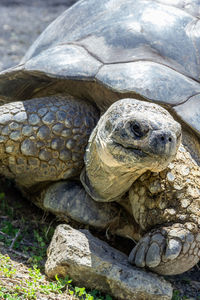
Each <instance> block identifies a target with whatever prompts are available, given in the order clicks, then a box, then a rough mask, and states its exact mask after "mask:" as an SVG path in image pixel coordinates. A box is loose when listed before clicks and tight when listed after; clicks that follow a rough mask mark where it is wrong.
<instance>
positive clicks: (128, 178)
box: [81, 99, 181, 201]
mask: <svg viewBox="0 0 200 300" xmlns="http://www.w3.org/2000/svg"><path fill="white" fill-rule="evenodd" d="M180 140H181V126H180V124H179V123H177V122H176V121H175V120H174V119H173V118H172V116H171V115H170V114H169V113H168V111H166V110H165V109H164V108H162V107H160V106H159V105H156V104H153V103H149V102H144V101H139V100H135V99H122V100H119V101H117V102H115V103H114V104H112V105H111V106H110V107H109V109H108V110H107V112H106V113H105V114H104V115H103V116H102V117H101V118H100V120H99V122H98V123H97V126H96V128H95V129H94V130H93V132H92V134H91V136H90V139H89V143H88V147H87V149H86V153H85V166H86V168H85V170H84V171H83V172H82V175H81V181H82V183H83V185H84V187H85V189H86V191H87V192H88V193H89V194H90V196H91V197H92V198H93V199H95V200H96V201H114V200H117V199H119V198H121V196H122V195H123V194H124V193H125V192H126V191H128V189H129V188H130V186H131V185H132V183H133V182H134V181H135V180H136V179H137V178H138V177H139V176H140V175H142V174H143V173H144V172H145V171H147V170H150V171H153V172H160V171H161V170H163V169H165V168H166V167H167V165H168V164H169V163H170V162H171V161H172V160H173V158H174V157H175V155H176V152H177V149H178V147H179V144H180Z"/></svg>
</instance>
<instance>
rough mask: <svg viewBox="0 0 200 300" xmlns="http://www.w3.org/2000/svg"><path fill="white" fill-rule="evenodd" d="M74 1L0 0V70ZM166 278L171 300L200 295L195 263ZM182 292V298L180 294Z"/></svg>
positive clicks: (20, 53) (13, 61) (10, 62)
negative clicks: (174, 293)
mask: <svg viewBox="0 0 200 300" xmlns="http://www.w3.org/2000/svg"><path fill="white" fill-rule="evenodd" d="M97 1H98V0H97ZM74 2H76V1H75V0H0V28H1V30H0V71H1V70H4V69H6V68H9V67H11V66H14V65H16V64H17V63H18V62H19V61H20V59H21V58H22V57H23V55H24V54H25V52H26V50H27V49H28V47H29V46H30V45H31V43H32V42H33V41H34V40H35V39H36V37H37V36H38V35H39V34H40V33H41V32H42V31H43V29H44V28H45V27H46V26H47V25H48V24H49V23H50V22H51V21H52V20H53V19H55V18H56V17H57V16H58V15H59V14H60V13H62V12H63V11H64V10H65V9H66V8H67V7H69V6H70V5H72V4H73V3H74ZM167 279H168V280H170V282H172V284H173V286H174V288H175V289H177V290H179V292H178V293H177V297H176V298H174V300H175V299H200V298H199V297H200V271H199V267H198V266H196V267H194V268H193V269H192V270H191V271H189V272H186V273H184V274H182V275H180V276H173V277H170V278H167ZM178 294H179V296H178ZM183 296H185V297H186V298H182V297H183Z"/></svg>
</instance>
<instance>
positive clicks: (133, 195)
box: [0, 0, 200, 274]
mask: <svg viewBox="0 0 200 300" xmlns="http://www.w3.org/2000/svg"><path fill="white" fill-rule="evenodd" d="M199 5H200V4H199V1H187V5H185V1H175V2H174V1H173V2H172V1H170V0H169V1H164V0H163V1H145V0H128V1H121V0H114V1H109V0H102V1H100V2H97V1H96V0H89V1H84V0H83V1H79V2H77V3H76V4H75V5H74V6H72V7H71V8H70V9H68V10H67V11H66V12H64V13H63V14H62V15H61V16H60V17H59V18H57V19H56V20H55V21H54V22H53V23H52V24H50V25H49V27H48V28H47V29H46V30H45V31H44V32H43V33H42V34H41V36H40V37H39V38H38V39H37V40H36V41H35V43H34V44H33V45H32V46H31V48H30V49H29V51H28V52H27V54H26V55H25V57H24V58H23V60H22V61H21V63H20V64H19V65H18V66H16V67H14V68H11V69H9V70H6V71H4V72H2V73H1V74H0V102H1V103H2V104H4V105H3V106H2V107H0V131H1V135H0V142H1V143H0V155H1V156H0V158H1V164H0V172H1V174H3V175H5V176H6V177H9V178H13V179H14V180H15V181H16V183H17V185H18V186H19V187H20V189H21V190H22V192H23V193H24V194H25V195H26V197H28V198H30V199H31V200H32V201H34V202H35V203H36V204H37V205H38V206H40V207H42V208H43V209H45V210H48V211H52V212H53V213H55V214H57V215H59V216H60V217H62V218H63V219H64V220H68V218H71V219H73V220H75V221H78V222H80V223H84V224H89V225H92V226H95V227H97V228H105V229H108V228H109V230H110V229H111V228H113V227H114V228H115V232H116V233H117V234H120V235H123V236H128V237H130V238H134V239H135V240H136V241H139V243H138V245H137V247H135V248H134V249H135V250H133V252H132V253H131V255H130V262H131V263H134V264H136V265H137V266H140V267H145V266H146V267H148V268H150V269H152V270H154V271H156V272H158V273H161V274H173V273H180V272H183V271H185V270H187V269H188V268H190V267H191V266H193V265H194V264H195V263H196V262H197V261H198V260H199V252H198V251H199V236H198V232H199V224H198V220H197V219H198V217H199V216H198V209H195V207H198V203H199V196H198V195H197V196H196V194H195V187H194V186H195V184H196V186H197V187H198V184H199V181H197V182H196V180H199V167H198V164H199V162H200V146H199V135H200V122H199V111H200V101H199V95H200V84H199V78H200V68H199V65H200V63H199V56H200V54H199V48H198V45H199V35H198V26H199V22H198V17H199ZM88 14H89V15H88ZM116 20H117V21H116ZM58 33H59V34H58ZM126 98H132V100H130V99H129V100H126ZM133 98H135V99H136V100H133ZM119 99H123V100H121V101H122V102H117V104H116V106H115V104H114V106H111V104H112V103H114V102H116V101H117V100H119ZM138 101H139V102H138ZM144 101H146V102H144ZM148 102H149V103H148ZM150 102H154V103H158V104H160V105H161V106H163V107H165V108H166V109H167V110H168V111H169V112H170V113H171V114H172V115H173V116H174V117H175V119H176V120H177V121H179V122H181V124H182V129H183V144H184V151H185V152H184V159H182V158H180V157H181V154H180V150H179V151H178V154H177V155H178V156H177V157H176V158H175V168H174V169H175V170H176V180H179V181H182V182H184V186H186V184H187V186H189V187H190V190H188V191H185V192H184V193H182V195H181V194H180V193H181V192H180V191H182V190H180V191H179V192H178V191H177V183H176V180H175V181H174V182H175V183H173V182H172V181H173V180H171V179H172V177H173V176H174V175H173V176H172V177H170V176H169V179H168V177H167V174H168V173H166V176H165V177H163V174H162V172H161V173H159V174H157V175H156V176H157V177H156V176H155V175H154V176H153V178H154V179H155V182H159V184H160V186H163V185H164V183H163V182H162V180H163V178H165V185H167V184H169V185H170V188H169V193H168V194H167V196H166V195H165V194H164V193H165V192H164V190H162V189H160V190H159V189H157V190H156V189H155V188H154V189H153V188H152V186H153V187H156V184H155V182H151V180H152V176H150V177H148V176H147V179H145V180H146V181H145V180H143V181H141V180H140V178H141V177H140V176H141V175H142V174H143V173H144V172H145V174H146V172H147V174H148V172H149V171H152V172H154V173H155V172H160V171H161V170H163V169H165V168H166V167H167V165H168V164H169V162H170V161H171V160H172V159H173V158H174V157H175V154H176V150H177V147H178V145H179V142H180V141H179V140H180V126H179V125H178V124H177V122H175V121H174V120H173V119H172V117H171V116H170V115H169V113H168V112H167V111H165V110H164V109H163V108H161V107H160V106H158V105H156V104H154V103H150ZM110 106H111V108H110V109H111V110H110V109H108V108H109V107H110ZM129 107H131V108H133V109H129ZM104 112H106V113H105V114H104V115H103V116H102V117H101V118H100V120H99V115H100V114H102V113H104ZM98 120H99V122H98V124H97V127H96V128H95V129H94V127H95V125H96V123H97V121H98ZM109 120H110V122H109ZM107 123H109V124H107ZM132 123H133V124H135V125H136V126H135V127H134V126H132V127H131V126H130V124H132ZM106 124H107V125H108V126H107V125H106ZM131 128H132V130H131ZM134 128H135V129H134ZM93 129H94V131H93V133H92V135H91V137H90V140H89V144H88V147H87V150H86V155H85V166H86V167H85V170H83V172H82V174H81V181H82V183H83V185H84V188H83V186H82V185H81V183H80V181H79V175H80V173H81V170H82V168H83V166H84V162H83V156H84V153H85V147H86V145H87V143H88V139H89V136H90V134H91V132H92V130H93ZM134 131H135V133H134ZM137 131H138V132H137ZM182 147H183V146H182ZM181 149H182V148H181ZM189 152H190V154H191V155H189ZM179 156H180V157H179ZM191 156H192V157H193V159H195V161H196V163H195V162H194V160H193V159H192V158H191ZM181 159H182V160H181ZM188 163H189V164H190V165H191V169H192V170H194V176H193V175H191V179H190V182H191V183H188V182H187V183H186V181H185V175H184V174H183V172H182V171H180V170H182V168H184V167H187V164H188ZM177 165H178V166H179V167H177V168H176V166H177ZM166 170H168V169H166ZM160 174H161V175H160ZM145 178H146V177H145ZM61 180H63V181H61ZM170 180H171V181H170ZM54 182H56V183H54ZM133 182H134V184H133ZM192 183H195V184H193V185H192ZM132 184H133V185H132ZM155 190H156V191H155ZM191 190H192V193H191ZM86 191H87V192H86ZM128 191H129V195H128V199H127V192H128ZM193 194H194V195H195V196H194V197H193V198H194V200H195V201H194V202H192V200H191V201H189V200H188V199H190V195H193ZM144 196H145V197H144ZM161 196H162V197H161ZM137 197H138V198H137ZM161 198H162V199H163V198H166V199H167V203H165V206H162V205H163V201H161ZM179 199H183V200H185V201H186V202H187V201H189V203H190V208H191V211H190V212H188V211H184V209H185V210H186V208H187V210H188V206H185V208H184V205H185V204H183V206H181V204H180V200H179ZM93 200H96V201H93ZM102 202H104V203H102ZM174 203H176V204H177V205H174ZM181 203H182V202H181ZM194 203H195V205H192V204H194ZM161 204H162V205H161ZM179 204H180V205H179ZM153 205H154V206H155V207H153ZM156 205H157V206H156ZM180 207H181V209H182V210H183V211H184V212H182V210H181V212H182V213H181V214H179V212H178V209H180ZM172 208H173V209H174V211H175V213H174V214H172V211H170V212H171V215H170V213H169V214H168V211H167V212H166V210H167V209H168V210H170V209H172ZM159 209H160V211H159ZM158 211H159V214H158ZM151 214H152V215H151ZM153 216H154V217H153ZM184 216H186V217H184ZM195 218H196V219H195ZM177 224H178V225H177ZM188 224H189V225H188ZM166 226H167V227H166ZM174 226H175V227H174ZM195 226H196V227H195ZM182 227H184V230H183V228H182ZM155 228H157V229H156V230H157V231H156V233H155V234H154V230H155ZM166 228H167V229H166ZM174 228H176V230H174ZM171 232H173V234H174V235H173V234H171ZM174 232H175V233H174ZM178 232H182V233H183V234H182V236H181V238H180V237H179V238H178V237H177V236H178ZM145 234H147V237H144V238H142V237H143V236H144V235H145ZM157 234H160V235H159V238H158V236H157ZM191 237H192V238H191ZM177 239H178V243H177ZM192 239H193V241H195V243H194V242H193V241H192V242H191V240H192ZM155 240H156V246H155ZM188 241H190V242H188ZM188 243H190V244H189V246H188ZM152 244H153V246H152ZM152 249H153V250H152ZM155 249H156V251H154V250H155ZM185 249H186V250H187V251H186V250H185ZM154 252H155V255H154V254H152V253H154ZM186 254H187V255H188V256H187V257H186ZM167 255H168V256H167ZM184 255H185V256H184ZM166 257H167V258H166ZM179 258H180V259H179ZM175 266H176V267H175Z"/></svg>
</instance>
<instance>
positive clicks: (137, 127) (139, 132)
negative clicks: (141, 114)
mask: <svg viewBox="0 0 200 300" xmlns="http://www.w3.org/2000/svg"><path fill="white" fill-rule="evenodd" d="M131 131H132V132H133V133H134V135H135V136H137V137H139V138H140V137H143V135H144V134H145V132H143V130H142V128H141V126H140V125H139V124H138V123H132V124H131Z"/></svg>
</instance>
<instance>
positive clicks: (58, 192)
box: [31, 180, 139, 239]
mask: <svg viewBox="0 0 200 300" xmlns="http://www.w3.org/2000/svg"><path fill="white" fill-rule="evenodd" d="M31 200H32V201H33V202H34V203H35V204H36V205H38V206H40V207H41V208H42V209H44V210H46V211H49V212H51V213H53V214H54V215H56V216H58V217H59V218H60V219H61V220H64V221H66V222H69V221H71V220H73V221H76V222H78V223H81V224H86V225H90V226H92V227H95V228H98V229H107V230H108V231H109V233H111V234H117V235H119V236H122V237H126V238H130V239H135V238H136V237H137V238H138V235H139V228H138V227H137V226H135V223H134V222H133V220H132V218H131V217H130V216H129V214H128V213H127V212H126V211H125V210H124V209H123V208H122V207H121V206H120V205H118V204H117V203H115V202H96V201H94V200H93V199H92V198H91V197H90V196H89V195H88V194H87V193H86V191H85V189H84V188H83V186H82V184H81V182H80V181H77V180H65V181H60V182H56V183H51V184H50V185H49V186H48V187H46V188H43V189H42V190H41V191H38V192H35V193H33V194H32V195H31Z"/></svg>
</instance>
